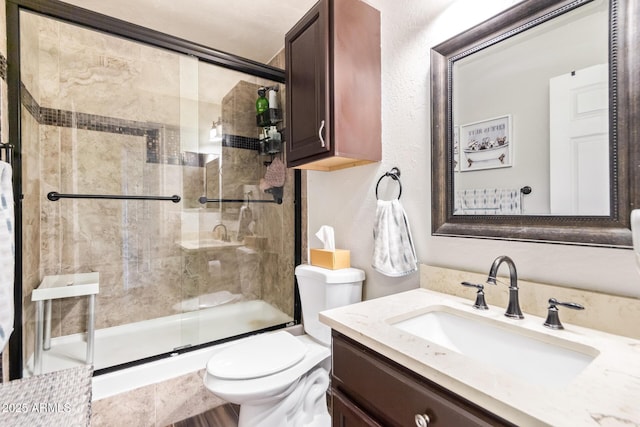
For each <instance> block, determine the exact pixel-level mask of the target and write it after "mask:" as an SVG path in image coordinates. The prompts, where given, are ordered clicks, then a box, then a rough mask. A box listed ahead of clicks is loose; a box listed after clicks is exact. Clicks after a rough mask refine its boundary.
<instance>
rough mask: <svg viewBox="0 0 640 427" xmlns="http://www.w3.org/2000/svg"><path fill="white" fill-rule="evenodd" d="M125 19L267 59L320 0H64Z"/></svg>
mask: <svg viewBox="0 0 640 427" xmlns="http://www.w3.org/2000/svg"><path fill="white" fill-rule="evenodd" d="M64 1H65V3H69V4H73V5H75V6H79V7H82V8H85V9H89V10H93V11H95V12H98V13H102V14H104V15H109V16H112V17H115V18H118V19H121V20H124V21H128V22H131V23H134V24H138V25H141V26H143V27H147V28H151V29H154V30H157V31H161V32H163V33H167V34H170V35H173V36H176V37H180V38H183V39H186V40H190V41H193V42H196V43H199V44H202V45H205V46H208V47H212V48H215V49H218V50H221V51H224V52H229V53H233V54H235V55H239V56H242V57H245V58H249V59H253V60H255V61H259V62H263V63H267V62H269V61H270V60H271V58H273V56H274V55H275V54H276V53H278V52H279V51H280V50H281V49H282V48H283V47H284V35H285V33H286V32H287V30H288V29H289V28H291V27H292V26H293V25H294V24H295V23H296V22H297V21H298V20H299V19H300V18H301V17H302V16H303V15H304V14H305V12H306V11H308V10H309V9H310V8H311V7H312V6H313V5H314V4H315V3H316V1H317V0H264V1H256V0H233V1H229V0H180V1H175V0H133V1H132V0H109V1H104V0H64Z"/></svg>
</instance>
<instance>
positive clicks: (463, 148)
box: [451, 0, 612, 216]
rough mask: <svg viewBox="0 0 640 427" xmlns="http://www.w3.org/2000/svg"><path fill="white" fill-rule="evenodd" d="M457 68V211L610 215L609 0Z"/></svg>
mask: <svg viewBox="0 0 640 427" xmlns="http://www.w3.org/2000/svg"><path fill="white" fill-rule="evenodd" d="M469 52H470V53H469ZM451 71H452V75H453V77H452V88H453V91H452V101H453V106H452V125H453V129H452V131H453V142H454V143H453V147H452V150H453V157H452V161H453V164H452V169H453V183H454V203H453V205H454V212H453V213H454V215H552V216H564V215H569V216H608V215H610V212H611V197H610V192H611V184H612V182H611V181H612V180H611V173H612V172H611V170H610V153H611V152H610V144H609V116H610V114H609V2H608V1H606V0H596V1H593V2H590V3H588V4H585V5H583V6H580V7H578V8H576V9H574V10H572V11H570V12H568V13H565V14H563V15H560V16H557V17H555V18H554V19H552V20H548V21H546V22H544V23H542V24H540V25H537V26H535V27H532V28H530V29H528V30H527V31H524V32H521V33H519V34H517V35H515V36H512V37H509V38H505V39H504V40H501V41H500V42H499V43H495V44H492V45H491V46H489V47H487V48H484V49H471V50H470V51H467V53H463V54H461V55H460V59H457V60H454V61H453V66H452V70H451Z"/></svg>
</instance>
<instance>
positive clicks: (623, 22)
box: [431, 0, 640, 247]
mask: <svg viewBox="0 0 640 427" xmlns="http://www.w3.org/2000/svg"><path fill="white" fill-rule="evenodd" d="M590 1H592V0H525V1H523V2H521V3H518V4H517V5H515V6H513V7H511V8H509V9H507V10H505V11H504V12H502V13H500V14H499V15H496V16H495V17H493V18H491V19H489V20H487V21H485V22H483V23H481V24H479V25H477V26H475V27H473V28H471V29H469V30H468V31H465V32H463V33H461V34H459V35H457V36H455V37H453V38H451V39H449V40H447V41H445V42H443V43H440V44H439V45H437V46H435V47H434V48H432V49H431V97H432V107H431V138H432V141H431V197H432V211H431V221H432V226H431V229H432V235H434V236H456V237H476V238H488V239H502V240H522V241H535V242H551V243H566V244H574V245H587V246H607V247H631V245H632V243H631V230H630V219H629V216H630V213H631V210H633V209H637V208H640V125H639V123H638V118H639V117H640V97H639V96H638V95H639V94H640V2H639V1H637V0H610V13H609V18H610V24H609V28H610V34H609V69H610V73H609V93H610V97H609V107H610V108H609V113H610V127H609V129H610V130H609V133H610V135H609V140H610V170H611V183H612V185H611V189H612V191H611V214H610V215H609V216H526V215H521V216H516V215H453V203H454V197H453V194H454V188H453V168H452V156H453V150H452V137H453V121H452V114H453V110H452V99H453V98H452V94H453V86H452V84H453V78H452V77H453V76H452V69H453V64H454V62H455V61H456V60H458V59H461V58H463V57H465V56H467V55H469V54H472V53H473V52H477V51H478V50H481V49H484V48H485V47H488V46H491V45H493V44H495V43H498V42H500V41H501V40H504V39H506V38H508V37H511V36H513V35H515V34H518V33H520V32H522V31H526V30H527V29H528V28H532V27H533V26H535V25H538V24H540V23H542V22H544V21H546V20H548V19H552V18H553V17H555V16H558V15H560V14H562V13H565V12H568V11H570V10H572V9H574V8H576V7H579V6H581V5H584V4H586V3H589V2H590Z"/></svg>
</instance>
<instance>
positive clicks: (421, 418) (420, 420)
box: [415, 414, 431, 427]
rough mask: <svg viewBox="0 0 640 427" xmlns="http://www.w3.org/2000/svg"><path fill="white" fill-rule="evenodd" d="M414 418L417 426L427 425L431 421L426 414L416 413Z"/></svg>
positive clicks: (427, 426)
mask: <svg viewBox="0 0 640 427" xmlns="http://www.w3.org/2000/svg"><path fill="white" fill-rule="evenodd" d="M415 420H416V426H417V427H429V423H430V422H431V418H429V415H427V414H416V416H415Z"/></svg>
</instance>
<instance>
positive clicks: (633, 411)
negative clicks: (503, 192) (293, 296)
mask: <svg viewBox="0 0 640 427" xmlns="http://www.w3.org/2000/svg"><path fill="white" fill-rule="evenodd" d="M433 305H439V306H448V307H451V308H453V309H456V310H461V311H467V312H472V313H473V314H474V315H479V316H484V317H488V318H491V319H492V321H497V322H504V323H505V324H510V325H517V326H519V327H522V328H525V329H527V330H529V331H534V332H535V333H536V334H537V335H539V334H543V335H545V336H548V337H549V338H550V340H553V339H555V338H561V339H563V340H566V341H570V342H572V343H574V344H576V346H588V347H592V348H594V349H596V350H597V351H598V352H599V355H598V356H597V357H596V358H595V359H594V360H593V361H592V362H591V363H590V364H589V366H587V368H586V369H584V370H583V371H582V372H581V373H580V374H578V376H577V377H575V378H574V379H573V380H572V381H571V382H570V383H569V384H568V385H566V386H562V387H555V386H543V385H536V384H531V383H528V382H526V381H524V380H522V379H519V378H518V377H516V376H514V375H508V374H507V373H506V372H504V371H501V370H499V369H496V368H495V367H493V366H492V365H491V364H484V363H482V362H481V361H477V360H472V359H470V358H468V357H466V356H463V355H461V354H458V353H456V352H453V351H451V350H448V349H446V348H444V347H440V346H438V345H436V344H433V343H430V342H428V341H426V340H424V339H422V338H419V337H417V336H415V335H412V334H409V333H407V332H403V331H402V330H400V329H398V328H396V327H393V326H392V325H391V323H390V319H396V320H397V319H399V318H407V317H410V316H411V315H412V313H413V314H419V313H421V312H424V310H425V308H426V307H429V306H433ZM472 305H473V301H470V300H468V299H463V298H459V297H455V296H452V295H447V294H443V293H439V292H433V291H429V290H427V289H415V290H412V291H408V292H402V293H398V294H394V295H390V296H386V297H382V298H377V299H373V300H369V301H365V302H362V303H358V304H353V305H350V306H345V307H340V308H336V309H332V310H327V311H324V312H322V313H320V320H321V321H322V322H323V323H325V324H327V325H329V326H330V327H331V328H333V329H334V330H336V331H338V332H340V333H342V334H344V335H346V336H348V337H350V338H352V339H354V340H356V341H358V342H360V343H362V344H363V345H365V346H367V347H370V348H371V349H372V350H375V351H377V352H378V353H380V354H382V355H384V356H386V357H388V358H390V359H392V360H394V361H396V362H397V363H399V364H400V365H403V366H405V367H407V368H408V369H411V370H412V371H414V372H416V373H417V374H420V375H422V376H423V377H425V378H427V379H429V380H431V381H434V382H435V383H437V384H440V385H441V386H443V387H445V388H447V389H449V390H451V391H452V392H454V393H456V394H458V395H460V396H462V397H464V398H466V399H468V400H469V401H471V402H474V403H476V404H478V405H479V406H481V407H483V408H485V409H486V410H488V411H490V412H493V413H495V414H497V415H499V416H501V417H503V418H505V419H506V420H509V421H511V422H513V423H514V424H517V425H519V426H535V425H552V426H571V427H575V426H626V427H629V426H640V341H638V340H634V339H631V338H626V337H622V336H618V335H612V334H607V333H604V332H600V331H596V330H593V329H587V328H582V327H579V326H574V325H571V324H567V323H566V322H563V324H564V327H565V329H564V330H550V329H548V328H545V327H544V326H542V323H543V322H544V319H543V318H541V317H537V316H533V315H528V314H527V313H524V314H525V319H522V320H514V319H509V318H507V317H505V316H504V307H495V306H490V310H487V311H480V310H475V309H473V308H472ZM587 313H588V307H587V311H585V314H587ZM560 318H561V319H562V309H561V310H560ZM603 321H605V319H603ZM639 326H640V325H639ZM523 369H527V367H526V366H523Z"/></svg>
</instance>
